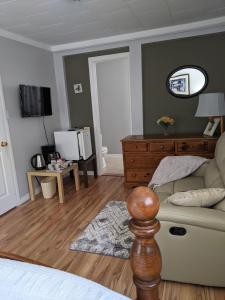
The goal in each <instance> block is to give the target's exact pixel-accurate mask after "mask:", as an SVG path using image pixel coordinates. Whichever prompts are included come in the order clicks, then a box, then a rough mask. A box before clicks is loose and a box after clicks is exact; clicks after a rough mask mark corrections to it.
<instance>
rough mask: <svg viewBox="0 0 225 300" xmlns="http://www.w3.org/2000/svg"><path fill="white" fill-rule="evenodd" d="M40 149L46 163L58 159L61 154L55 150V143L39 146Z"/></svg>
mask: <svg viewBox="0 0 225 300" xmlns="http://www.w3.org/2000/svg"><path fill="white" fill-rule="evenodd" d="M41 151H42V154H43V156H44V159H45V163H46V165H48V164H50V163H51V160H53V159H55V160H56V159H59V158H60V157H61V156H60V154H59V152H57V151H55V145H44V146H41Z"/></svg>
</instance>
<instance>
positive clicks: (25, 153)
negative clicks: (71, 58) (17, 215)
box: [0, 37, 61, 198]
mask: <svg viewBox="0 0 225 300" xmlns="http://www.w3.org/2000/svg"><path fill="white" fill-rule="evenodd" d="M0 49H1V51H0V74H1V77H2V83H3V90H4V97H5V102H6V109H7V111H8V117H9V120H8V121H9V127H10V134H11V139H12V147H13V153H14V159H15V165H16V173H17V179H18V185H19V193H20V197H21V198H22V197H23V196H24V195H26V194H27V193H28V187H27V178H26V171H27V170H28V169H29V168H30V157H31V156H32V155H33V154H35V153H37V152H40V151H41V149H40V146H41V145H43V144H46V140H45V136H44V131H43V126H42V119H41V118H24V119H23V118H21V117H20V107H19V97H18V86H19V84H20V83H23V84H28V85H29V84H31V85H37V86H49V87H51V93H52V108H53V116H49V117H46V126H47V131H48V136H49V139H50V141H53V136H52V132H53V130H55V129H60V127H61V126H60V121H59V111H58V104H57V95H56V82H55V75H54V66H53V56H52V53H51V52H49V51H46V50H42V49H39V48H35V47H33V46H28V45H25V44H22V43H20V42H16V41H12V40H8V39H6V38H2V37H0Z"/></svg>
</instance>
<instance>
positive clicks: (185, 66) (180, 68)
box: [166, 65, 209, 98]
mask: <svg viewBox="0 0 225 300" xmlns="http://www.w3.org/2000/svg"><path fill="white" fill-rule="evenodd" d="M186 68H189V69H190V68H192V69H196V70H198V71H200V72H202V73H203V74H204V76H205V84H204V86H203V87H202V88H201V90H200V91H198V92H197V93H194V94H192V95H177V94H175V93H173V92H172V91H171V89H170V82H169V79H170V78H171V76H172V75H173V74H174V73H176V72H177V71H180V70H182V69H186ZM208 83H209V76H208V73H207V72H206V70H204V69H203V68H202V67H200V66H197V65H184V66H180V67H177V68H176V69H174V70H173V71H172V72H170V73H169V75H168V76H167V79H166V88H167V91H168V93H170V94H171V95H173V96H174V97H176V98H193V97H195V96H197V95H199V94H201V93H202V92H203V91H204V90H205V89H206V87H207V86H208Z"/></svg>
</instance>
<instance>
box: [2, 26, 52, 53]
mask: <svg viewBox="0 0 225 300" xmlns="http://www.w3.org/2000/svg"><path fill="white" fill-rule="evenodd" d="M0 37H4V38H7V39H10V40H14V41H17V42H20V43H23V44H27V45H30V46H33V47H37V48H41V49H44V50H48V51H51V46H50V45H47V44H44V43H40V42H37V41H35V40H32V39H29V38H26V37H24V36H22V35H19V34H15V33H13V32H10V31H7V30H3V29H0Z"/></svg>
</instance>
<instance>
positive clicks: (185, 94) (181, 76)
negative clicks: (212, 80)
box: [166, 66, 208, 98]
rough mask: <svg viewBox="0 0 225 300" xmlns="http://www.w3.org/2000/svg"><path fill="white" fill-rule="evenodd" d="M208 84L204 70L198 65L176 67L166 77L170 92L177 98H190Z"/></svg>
mask: <svg viewBox="0 0 225 300" xmlns="http://www.w3.org/2000/svg"><path fill="white" fill-rule="evenodd" d="M207 85H208V75H207V73H206V71H205V70H204V69H203V68H201V67H198V66H183V67H179V68H176V69H175V70H174V71H172V72H171V73H170V74H169V76H168V77H167V81H166V86H167V89H168V91H169V93H170V94H172V95H173V96H175V97H178V98H191V97H194V96H197V95H198V94H200V93H201V92H202V91H203V90H204V89H205V88H206V87H207Z"/></svg>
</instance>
